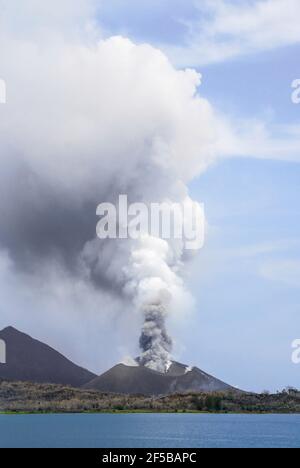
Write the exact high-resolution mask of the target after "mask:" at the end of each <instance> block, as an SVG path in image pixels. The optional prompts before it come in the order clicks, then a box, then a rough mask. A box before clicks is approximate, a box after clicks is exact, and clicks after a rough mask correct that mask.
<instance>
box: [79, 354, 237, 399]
mask: <svg viewBox="0 0 300 468" xmlns="http://www.w3.org/2000/svg"><path fill="white" fill-rule="evenodd" d="M84 388H86V389H94V390H99V391H101V392H110V393H123V394H144V395H167V394H171V393H185V392H189V391H197V392H215V391H229V390H232V391H236V389H235V388H233V387H231V386H230V385H227V384H226V383H224V382H221V381H220V380H218V379H216V378H214V377H212V376H210V375H208V374H206V373H205V372H203V371H201V370H200V369H198V368H197V367H193V368H189V367H187V366H185V365H183V364H180V363H177V362H173V363H172V365H171V366H170V368H169V370H168V372H167V373H166V374H161V373H160V372H156V371H153V370H151V369H148V368H147V367H143V366H139V365H137V366H136V367H129V366H125V365H124V364H119V365H117V366H115V367H113V368H112V369H110V370H109V371H107V372H105V373H104V374H102V375H100V377H97V378H96V379H93V380H92V381H91V382H89V383H87V384H86V385H84Z"/></svg>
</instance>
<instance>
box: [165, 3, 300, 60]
mask: <svg viewBox="0 0 300 468" xmlns="http://www.w3.org/2000/svg"><path fill="white" fill-rule="evenodd" d="M195 5H196V6H197V7H198V9H199V16H196V19H193V20H189V21H186V20H185V24H186V27H187V31H188V32H187V34H186V39H185V44H183V45H179V46H177V45H176V46H172V47H169V46H166V48H165V50H166V51H167V53H168V54H169V56H170V57H171V58H172V60H173V61H174V62H175V63H177V64H180V65H182V66H186V65H188V66H198V65H205V64H208V63H216V62H223V61H226V60H231V59H234V58H237V57H242V56H245V55H249V54H257V53H260V52H264V51H268V50H272V49H275V48H278V47H284V46H288V45H292V44H298V43H299V42H300V29H299V16H300V3H299V2H298V0H253V1H249V0H241V1H239V2H233V1H231V0H205V1H197V2H195Z"/></svg>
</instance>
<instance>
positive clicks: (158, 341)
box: [139, 304, 173, 373]
mask: <svg viewBox="0 0 300 468" xmlns="http://www.w3.org/2000/svg"><path fill="white" fill-rule="evenodd" d="M165 315H166V310H165V309H164V307H163V306H161V305H159V304H152V305H148V306H146V307H145V310H144V316H145V321H144V325H143V327H142V333H141V337H140V348H141V351H142V354H141V356H140V358H139V363H140V364H141V365H143V366H146V367H149V368H150V369H154V370H156V371H159V372H162V373H165V372H166V371H167V369H168V367H169V366H170V363H171V351H172V344H173V343H172V338H171V337H170V336H169V335H168V333H167V330H166V323H165Z"/></svg>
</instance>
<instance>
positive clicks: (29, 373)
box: [0, 327, 96, 387]
mask: <svg viewBox="0 0 300 468" xmlns="http://www.w3.org/2000/svg"><path fill="white" fill-rule="evenodd" d="M0 339H1V340H4V341H5V343H6V361H7V362H6V364H0V379H2V380H12V381H22V382H26V381H28V382H35V383H55V384H62V385H71V386H73V387H80V386H82V385H84V384H85V383H87V382H89V381H90V380H91V379H93V378H94V377H96V376H95V374H93V373H92V372H89V371H88V370H86V369H83V368H81V367H79V366H77V365H76V364H74V363H73V362H71V361H69V360H68V359H66V358H65V357H64V356H62V355H61V354H60V353H58V352H57V351H55V350H54V349H52V348H50V347H49V346H47V345H45V344H43V343H41V342H39V341H37V340H34V339H33V338H31V337H30V336H28V335H25V334H24V333H21V332H19V331H18V330H16V329H14V328H12V327H8V328H5V329H4V330H2V331H0Z"/></svg>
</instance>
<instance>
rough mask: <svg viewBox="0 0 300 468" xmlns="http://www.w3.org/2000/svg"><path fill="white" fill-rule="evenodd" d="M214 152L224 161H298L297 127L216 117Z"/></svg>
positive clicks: (298, 139)
mask: <svg viewBox="0 0 300 468" xmlns="http://www.w3.org/2000/svg"><path fill="white" fill-rule="evenodd" d="M216 114H217V113H216ZM215 152H216V153H217V154H218V156H219V157H223V158H232V157H252V158H257V159H272V160H280V161H289V162H300V132H299V125H298V124H290V125H279V124H274V123H273V122H272V121H268V120H266V121H263V120H260V119H247V118H238V117H233V116H224V115H222V114H218V118H217V120H216V146H215Z"/></svg>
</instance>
